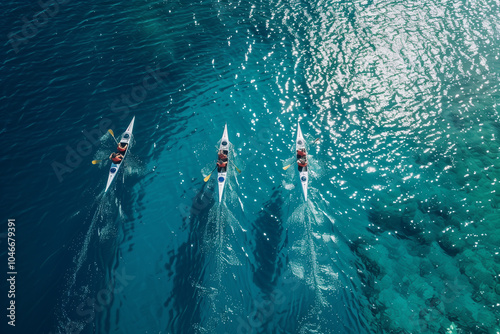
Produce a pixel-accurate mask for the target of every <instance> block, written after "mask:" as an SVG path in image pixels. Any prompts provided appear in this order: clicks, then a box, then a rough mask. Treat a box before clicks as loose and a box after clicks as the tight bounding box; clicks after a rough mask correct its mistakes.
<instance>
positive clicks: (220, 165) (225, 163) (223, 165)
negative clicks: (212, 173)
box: [217, 160, 227, 168]
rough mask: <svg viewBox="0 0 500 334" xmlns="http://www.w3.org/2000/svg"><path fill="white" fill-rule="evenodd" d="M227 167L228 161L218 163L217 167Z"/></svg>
mask: <svg viewBox="0 0 500 334" xmlns="http://www.w3.org/2000/svg"><path fill="white" fill-rule="evenodd" d="M226 166H227V161H222V160H219V161H217V167H219V168H224V167H226Z"/></svg>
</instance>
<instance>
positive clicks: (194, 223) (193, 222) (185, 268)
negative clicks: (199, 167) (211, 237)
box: [164, 183, 215, 333]
mask: <svg viewBox="0 0 500 334" xmlns="http://www.w3.org/2000/svg"><path fill="white" fill-rule="evenodd" d="M214 203H215V194H214V192H213V190H212V189H210V188H209V187H208V186H207V183H203V185H202V186H201V188H200V189H199V191H198V193H197V194H196V195H195V197H194V198H193V202H192V205H191V209H190V210H189V211H188V212H186V213H185V217H184V225H185V228H187V229H189V234H188V239H187V240H186V242H184V243H183V244H182V245H181V246H180V247H179V248H178V251H177V253H176V254H172V256H171V257H170V259H169V262H168V263H166V264H165V268H166V269H167V271H168V272H169V276H173V277H172V282H173V292H172V295H171V296H170V298H168V300H167V301H165V303H164V306H165V307H166V308H167V309H169V310H170V311H169V312H170V314H169V319H170V321H169V323H168V328H167V329H168V331H169V332H173V333H195V332H196V329H195V328H194V327H193V326H192V324H198V323H200V322H201V317H202V316H201V309H203V306H204V302H203V298H204V293H203V289H202V288H200V287H201V283H202V280H203V276H204V274H205V265H204V263H205V261H206V252H205V251H204V246H205V242H204V241H205V236H206V234H207V230H210V229H212V228H213V227H211V226H210V224H209V219H208V218H209V213H210V208H211V207H213V205H214Z"/></svg>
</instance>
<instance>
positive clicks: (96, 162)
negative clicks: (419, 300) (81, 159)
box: [92, 160, 102, 165]
mask: <svg viewBox="0 0 500 334" xmlns="http://www.w3.org/2000/svg"><path fill="white" fill-rule="evenodd" d="M101 161H102V160H92V165H95V164H98V163H99V162H101Z"/></svg>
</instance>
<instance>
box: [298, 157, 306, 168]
mask: <svg viewBox="0 0 500 334" xmlns="http://www.w3.org/2000/svg"><path fill="white" fill-rule="evenodd" d="M297 164H298V165H299V167H306V166H307V159H306V158H305V157H303V158H300V159H299V160H297Z"/></svg>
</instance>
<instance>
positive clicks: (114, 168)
mask: <svg viewBox="0 0 500 334" xmlns="http://www.w3.org/2000/svg"><path fill="white" fill-rule="evenodd" d="M134 122H135V116H134V117H133V118H132V121H131V122H130V124H129V126H128V127H127V130H125V132H124V133H123V134H122V138H121V139H120V143H126V144H128V147H127V150H126V151H125V154H124V155H123V159H122V162H121V163H119V164H115V163H114V162H112V163H111V167H110V168H109V174H108V182H107V183H106V189H105V190H104V192H106V191H108V189H109V186H111V183H113V180H114V179H115V177H116V174H118V171H119V170H120V167H121V165H123V161H125V158H126V157H127V153H128V151H129V150H130V145H131V144H130V140H131V139H132V131H133V130H134Z"/></svg>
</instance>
